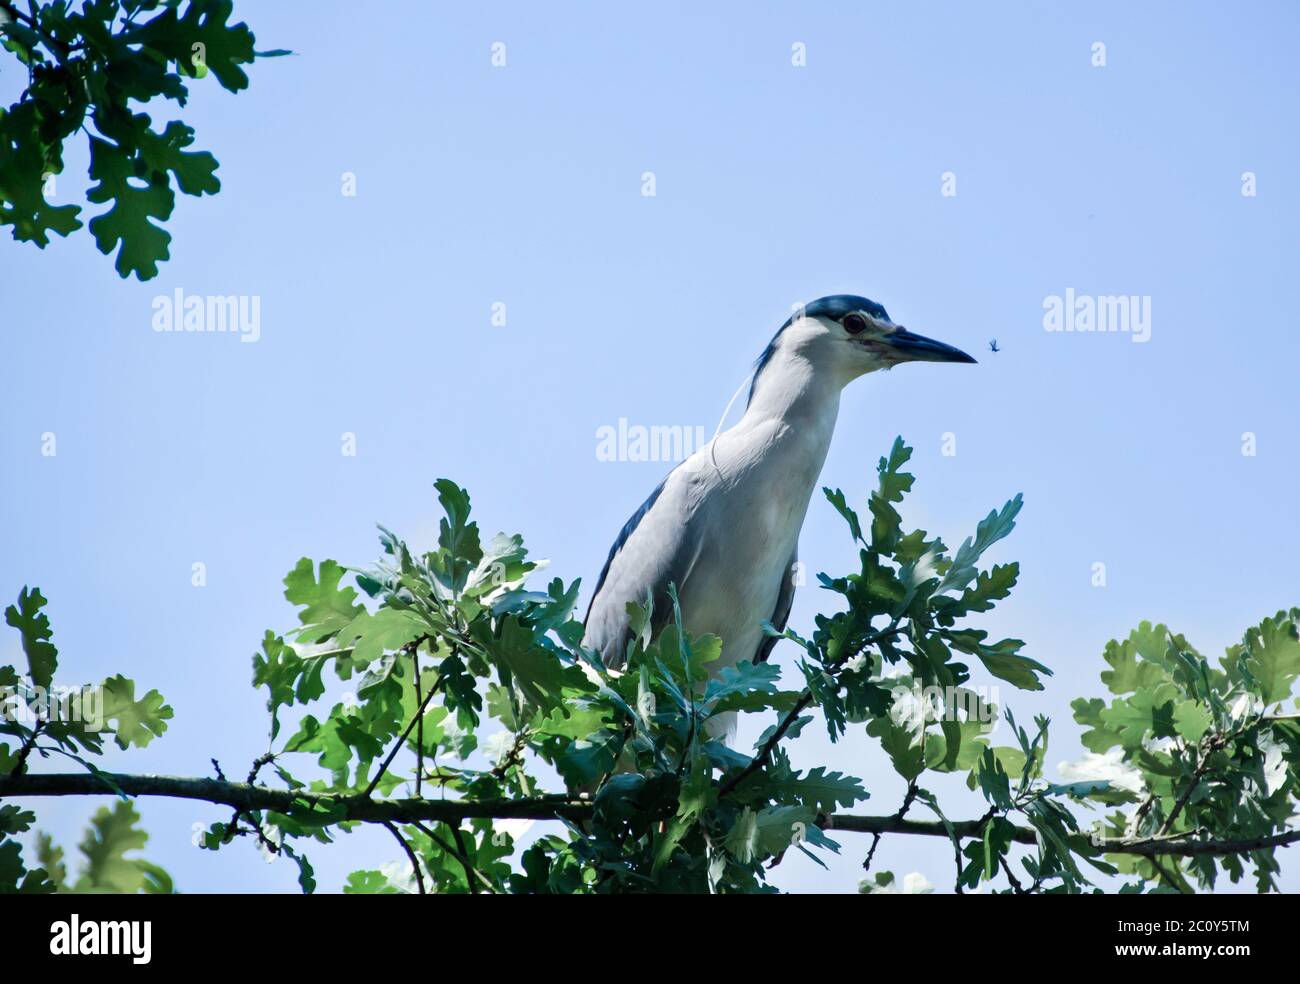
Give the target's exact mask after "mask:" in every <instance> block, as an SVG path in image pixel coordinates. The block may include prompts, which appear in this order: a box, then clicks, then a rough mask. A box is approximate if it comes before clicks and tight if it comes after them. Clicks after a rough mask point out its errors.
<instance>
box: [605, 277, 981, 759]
mask: <svg viewBox="0 0 1300 984" xmlns="http://www.w3.org/2000/svg"><path fill="white" fill-rule="evenodd" d="M904 362H965V363H973V362H975V360H974V359H973V358H971V357H970V356H969V355H967V354H966V353H965V352H963V351H961V350H960V349H957V348H954V347H953V346H951V345H947V344H945V343H943V342H939V341H935V340H934V339H931V338H926V337H925V336H923V335H918V334H915V333H913V332H911V331H909V330H908V329H906V328H904V327H902V326H901V325H898V324H895V323H894V321H893V320H892V319H891V318H890V317H889V314H888V313H887V312H886V311H885V309H884V307H882V306H881V305H880V304H877V303H876V302H875V301H872V300H870V299H868V298H866V297H861V296H859V295H856V294H833V295H830V296H827V297H822V298H820V299H818V300H816V301H813V302H812V303H809V304H807V305H804V306H802V307H801V308H798V309H796V310H795V312H794V314H792V315H791V316H790V317H789V318H788V319H787V320H786V321H785V323H784V324H783V325H781V327H780V328H779V329H778V330H777V332H776V334H775V335H774V336H773V337H772V340H771V341H770V342H769V343H768V345H767V347H766V348H765V349H764V350H763V352H762V354H761V355H760V356H759V357H758V360H757V362H756V363H755V365H754V371H753V374H752V377H751V379H750V387H749V398H748V401H747V403H746V406H745V411H744V413H743V414H742V415H741V418H740V420H739V421H738V422H737V423H736V424H735V425H734V426H732V427H731V428H729V429H727V430H725V431H721V432H720V433H718V434H717V435H716V436H715V437H714V438H713V440H711V441H709V442H708V443H707V444H705V445H704V446H703V447H701V448H699V449H698V450H696V451H695V452H694V453H693V454H691V455H690V456H689V457H688V458H686V460H684V461H683V462H681V463H680V464H679V465H677V466H676V467H675V468H674V469H673V470H672V471H671V472H669V474H668V475H667V477H665V478H664V480H663V481H662V482H660V483H659V485H658V487H656V488H655V490H654V491H653V492H651V493H650V495H649V497H648V498H647V499H646V500H645V502H644V503H642V504H641V507H640V508H639V509H637V510H636V512H635V513H633V514H632V517H631V518H630V519H629V520H628V521H627V523H626V524H624V526H623V528H622V530H620V531H619V534H618V536H617V538H616V539H615V540H614V544H613V546H611V547H610V550H609V556H608V557H607V558H606V560H605V566H604V568H603V569H602V570H601V572H600V577H599V578H598V579H597V581H596V588H595V591H594V592H593V593H592V597H591V602H590V604H589V605H588V608H587V615H586V618H585V620H584V636H583V640H584V645H586V646H587V647H588V648H590V649H594V650H595V651H597V652H598V653H599V654H600V656H601V658H602V660H603V661H604V663H605V665H606V667H608V668H609V669H612V670H615V671H618V670H621V669H622V668H623V667H624V666H625V665H626V660H627V655H628V644H629V642H630V641H631V639H632V637H633V630H632V624H631V616H630V615H629V613H628V603H629V602H636V603H637V604H640V605H644V604H645V603H646V601H647V599H649V600H650V601H651V602H652V620H651V631H652V632H653V633H655V634H657V633H658V632H659V630H660V629H662V628H663V626H664V625H666V624H668V623H670V622H671V621H672V620H673V617H674V616H673V609H672V603H671V600H670V594H669V586H670V585H675V586H676V590H677V595H678V600H679V604H680V610H681V616H682V624H683V628H684V629H685V630H686V632H687V633H688V634H690V635H691V636H693V637H694V636H700V635H703V634H706V633H708V634H713V635H716V636H718V637H719V638H720V639H721V640H722V655H721V658H720V659H718V660H717V661H715V662H713V663H710V664H709V668H710V673H711V674H713V675H716V674H717V673H719V672H720V671H721V670H722V669H723V668H725V667H729V666H732V665H734V664H735V663H737V662H740V661H741V660H750V661H752V662H754V663H759V662H763V661H765V660H767V658H768V656H769V655H770V654H771V652H772V648H773V646H774V645H775V644H776V641H777V636H773V635H770V634H768V633H767V632H766V631H765V630H764V628H763V623H764V622H767V623H770V624H771V625H772V627H773V628H775V629H776V630H777V631H778V632H780V631H783V630H784V629H785V626H786V622H787V620H788V619H789V616H790V608H791V605H792V604H793V601H794V590H795V582H796V581H797V580H799V578H798V576H797V571H798V568H797V566H796V565H797V562H798V544H799V533H800V530H801V528H802V527H803V521H804V516H805V514H806V512H807V509H808V504H809V501H810V499H811V498H812V493H813V489H814V488H815V487H816V484H817V479H818V477H819V475H820V473H821V470H822V465H823V464H824V462H825V460H826V454H827V451H828V450H829V448H830V443H831V437H832V434H833V433H834V430H835V422H836V418H837V416H838V413H839V406H840V393H841V391H842V390H843V389H844V387H845V386H847V385H848V384H849V383H851V382H852V381H853V380H855V379H857V378H858V377H860V376H864V375H867V374H868V373H871V372H875V371H878V370H882V369H890V368H892V367H893V366H896V365H899V364H900V363H904ZM734 718H735V715H734V714H731V715H725V716H724V715H717V716H716V719H711V720H710V721H709V722H708V728H709V733H710V735H711V736H712V737H720V738H722V739H724V740H727V739H729V738H730V737H731V736H732V735H733V734H734V729H735V720H734Z"/></svg>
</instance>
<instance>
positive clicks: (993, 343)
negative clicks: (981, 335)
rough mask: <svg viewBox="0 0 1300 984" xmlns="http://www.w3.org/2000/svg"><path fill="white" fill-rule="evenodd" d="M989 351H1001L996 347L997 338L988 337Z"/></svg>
mask: <svg viewBox="0 0 1300 984" xmlns="http://www.w3.org/2000/svg"><path fill="white" fill-rule="evenodd" d="M989 351H990V352H1001V351H1002V350H1001V349H1000V348H998V340H997V339H996V338H990V339H989Z"/></svg>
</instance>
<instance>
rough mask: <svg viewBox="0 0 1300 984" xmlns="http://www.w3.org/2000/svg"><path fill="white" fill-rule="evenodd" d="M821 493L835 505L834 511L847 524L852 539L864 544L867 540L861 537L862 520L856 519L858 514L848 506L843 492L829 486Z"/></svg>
mask: <svg viewBox="0 0 1300 984" xmlns="http://www.w3.org/2000/svg"><path fill="white" fill-rule="evenodd" d="M822 493H823V494H824V495H825V496H826V498H827V500H828V501H829V502H830V504H831V505H832V506H834V507H835V511H836V512H838V513H839V514H840V515H841V516H843V517H844V521H845V522H846V523H848V524H849V532H850V533H852V534H853V539H855V540H858V541H860V542H861V543H863V544H866V542H867V541H866V540H863V539H862V522H861V520H859V519H858V514H857V513H856V512H854V511H853V510H852V509H851V508H850V507H849V503H848V500H847V499H845V497H844V493H843V492H841V491H840V490H839V489H834V490H831V489H829V488H823V489H822Z"/></svg>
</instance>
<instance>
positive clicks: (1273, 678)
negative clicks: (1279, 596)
mask: <svg viewBox="0 0 1300 984" xmlns="http://www.w3.org/2000/svg"><path fill="white" fill-rule="evenodd" d="M1297 620H1300V608H1293V609H1291V611H1290V612H1278V613H1277V614H1276V615H1274V616H1273V617H1272V618H1266V619H1264V621H1262V622H1260V623H1259V625H1257V626H1255V627H1254V628H1251V629H1249V630H1247V632H1246V637H1245V638H1244V639H1243V640H1242V645H1243V646H1244V648H1245V656H1244V663H1245V666H1246V668H1247V669H1248V670H1249V671H1250V675H1251V676H1252V677H1254V678H1255V681H1256V682H1257V683H1258V685H1259V695H1260V697H1261V698H1262V699H1263V701H1264V703H1265V704H1274V703H1277V702H1278V701H1281V700H1285V699H1286V698H1287V697H1289V696H1290V694H1291V687H1292V685H1293V684H1294V683H1295V681H1296V677H1297V676H1300V635H1298V634H1297V627H1296V626H1297Z"/></svg>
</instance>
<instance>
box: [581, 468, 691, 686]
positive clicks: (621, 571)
mask: <svg viewBox="0 0 1300 984" xmlns="http://www.w3.org/2000/svg"><path fill="white" fill-rule="evenodd" d="M674 476H676V478H677V480H675V478H674ZM680 479H681V475H680V474H679V472H678V471H674V472H672V473H670V474H669V475H668V477H667V478H665V479H664V480H663V481H662V482H660V483H659V487H658V488H656V489H655V490H654V491H653V492H651V493H650V497H649V498H648V499H646V501H645V502H643V503H642V504H641V508H640V509H638V510H637V511H636V512H635V513H633V514H632V518H631V519H629V520H628V521H627V523H626V524H624V526H623V529H622V530H621V531H620V532H619V534H618V538H617V539H615V541H614V545H613V546H612V547H610V550H609V556H608V557H607V558H606V560H605V567H604V569H603V570H602V571H601V572H600V578H599V579H598V580H597V581H596V590H595V592H594V593H593V594H592V597H591V604H590V605H589V606H588V608H587V617H586V619H585V620H584V624H585V634H584V636H583V639H584V641H585V642H586V644H587V645H588V646H591V647H592V648H594V649H596V650H597V651H599V652H600V654H601V656H602V658H603V659H604V660H605V664H606V665H607V666H609V667H611V668H613V669H620V668H621V667H622V666H623V664H624V662H625V661H626V659H627V644H628V641H629V640H630V639H631V635H632V632H631V626H630V624H629V620H628V614H627V603H628V602H629V601H634V602H636V603H638V604H645V600H646V597H647V596H649V597H651V598H652V600H653V603H654V615H653V619H652V628H653V630H654V631H655V632H658V631H659V630H660V629H661V628H663V626H664V624H665V623H667V622H668V621H670V620H671V618H672V602H671V601H670V600H669V596H668V585H669V583H673V584H676V585H677V587H678V588H679V589H680V588H681V587H682V585H683V584H684V583H685V580H686V578H687V577H688V576H689V574H690V571H691V568H692V567H693V566H694V563H695V559H696V557H697V556H698V550H699V543H698V542H693V539H694V540H695V541H698V537H696V538H692V537H691V536H690V535H689V527H690V522H689V520H690V517H691V515H692V514H693V512H694V505H693V502H692V501H691V496H690V489H689V483H688V482H686V481H682V480H680Z"/></svg>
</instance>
